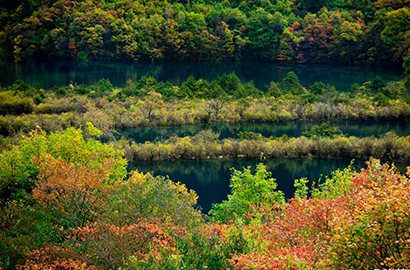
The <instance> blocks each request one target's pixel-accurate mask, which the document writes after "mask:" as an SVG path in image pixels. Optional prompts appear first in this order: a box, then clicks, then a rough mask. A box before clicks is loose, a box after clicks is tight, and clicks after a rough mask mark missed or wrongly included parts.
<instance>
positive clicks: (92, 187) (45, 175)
mask: <svg viewBox="0 0 410 270" xmlns="http://www.w3.org/2000/svg"><path fill="white" fill-rule="evenodd" d="M34 163H35V165H37V166H38V168H39V175H38V181H37V183H36V186H35V188H34V190H33V198H34V199H36V200H37V201H38V202H40V204H43V205H44V206H45V207H46V208H48V209H50V210H56V211H57V213H58V214H57V216H61V217H62V219H61V222H62V223H63V225H68V226H69V227H78V226H84V225H85V224H86V223H87V222H90V221H92V220H93V218H95V215H96V213H97V212H98V209H99V207H101V203H102V202H103V200H104V196H105V195H107V194H106V191H107V189H108V186H107V183H108V182H109V175H110V173H111V170H112V161H111V160H110V159H107V160H105V161H104V162H103V164H101V165H102V167H101V168H99V169H92V168H89V167H85V166H82V165H80V164H78V165H76V164H73V163H69V162H67V161H64V160H62V159H61V158H57V159H55V158H53V157H52V156H51V155H49V154H43V155H41V156H40V157H38V158H34Z"/></svg>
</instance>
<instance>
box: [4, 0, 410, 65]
mask: <svg viewBox="0 0 410 270" xmlns="http://www.w3.org/2000/svg"><path fill="white" fill-rule="evenodd" d="M408 2H409V1H402V0H400V1H396V0H378V1H373V0H362V1H351V0H325V1H311V0H300V1H297V0H272V1H269V0H246V1H238V0H236V1H227V0H225V1H209V0H193V1H174V0H170V1H158V0H154V1H145V0H137V1H133V0H132V1H131V0H86V1H72V0H60V1H55V0H41V1H40V0H19V1H9V0H7V1H1V3H0V45H1V47H2V49H3V52H5V53H12V54H13V55H15V56H16V57H27V56H40V57H44V56H47V57H58V58H69V59H78V60H88V59H96V60H101V59H121V60H134V61H137V60H197V61H232V60H236V61H278V62H291V63H295V62H296V63H305V62H308V63H339V64H366V65H403V67H404V68H405V69H407V70H408V69H409V68H410V53H409V49H410V9H409V7H408V4H409V3H408Z"/></svg>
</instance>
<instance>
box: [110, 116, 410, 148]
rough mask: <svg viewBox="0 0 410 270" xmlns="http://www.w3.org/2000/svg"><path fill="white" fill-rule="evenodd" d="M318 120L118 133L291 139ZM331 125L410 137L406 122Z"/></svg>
mask: <svg viewBox="0 0 410 270" xmlns="http://www.w3.org/2000/svg"><path fill="white" fill-rule="evenodd" d="M320 123H321V122H316V121H297V122H283V123H277V122H274V123H249V122H243V123H216V124H212V125H210V126H208V125H192V126H181V127H145V128H129V129H120V130H118V132H119V134H120V135H122V136H124V137H125V138H128V139H131V140H133V141H135V142H137V143H143V142H145V141H160V140H164V139H168V138H170V137H172V136H179V137H182V136H193V135H195V134H197V133H198V132H199V131H201V130H204V129H207V128H211V129H212V130H213V131H214V132H220V134H221V135H220V138H221V139H224V138H237V137H238V136H237V134H238V133H239V132H241V131H252V132H257V133H261V134H262V135H263V136H265V137H269V136H276V137H280V136H282V135H284V134H286V135H288V136H291V137H299V136H301V134H302V132H304V131H306V130H310V128H311V127H312V126H313V125H319V124H320ZM331 125H332V126H336V127H338V128H340V129H341V130H342V132H343V134H346V135H350V136H356V137H367V136H375V137H378V136H380V135H382V134H384V133H386V132H389V131H394V132H395V133H396V134H397V135H399V136H408V135H410V125H408V123H406V122H404V121H403V122H391V121H384V122H332V123H331Z"/></svg>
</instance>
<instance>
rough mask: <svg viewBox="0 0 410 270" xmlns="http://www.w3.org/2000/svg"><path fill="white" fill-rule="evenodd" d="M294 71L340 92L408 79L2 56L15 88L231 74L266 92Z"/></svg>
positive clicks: (359, 69) (342, 71) (7, 80)
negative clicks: (376, 80)
mask: <svg viewBox="0 0 410 270" xmlns="http://www.w3.org/2000/svg"><path fill="white" fill-rule="evenodd" d="M289 71H293V72H295V73H296V75H297V76H298V77H299V79H300V82H301V83H302V84H303V85H304V86H305V87H309V86H310V85H312V84H313V83H315V82H316V81H322V82H323V83H326V84H331V85H334V86H335V87H336V89H337V90H338V91H347V90H348V89H349V88H350V86H351V85H352V84H353V83H358V84H362V83H364V82H366V81H371V80H373V79H374V78H376V76H379V77H380V78H381V79H382V80H384V81H385V82H389V81H396V80H400V79H401V78H402V76H403V75H402V71H401V70H394V69H387V68H375V67H363V66H329V65H313V64H309V65H300V64H299V65H284V64H277V63H246V62H228V63H227V62H154V63H151V62H149V63H127V62H114V61H112V62H70V61H39V60H37V61H35V60H23V61H22V62H18V63H15V62H14V60H13V58H7V57H1V58H0V82H1V85H3V86H5V85H6V86H7V85H11V84H12V83H13V82H14V81H15V80H17V79H22V80H24V81H26V82H27V83H32V84H38V85H40V86H41V87H45V88H51V87H53V86H55V85H68V84H70V83H71V82H73V83H75V82H76V83H78V84H94V83H96V82H97V81H98V80H100V79H102V78H106V79H109V80H110V81H111V83H112V84H113V85H114V86H117V87H122V86H124V85H125V83H126V81H127V80H129V79H131V80H133V81H137V80H138V79H140V78H141V77H143V76H146V77H148V76H152V77H154V78H155V79H157V80H158V81H163V82H166V81H169V82H170V83H172V84H174V85H181V83H182V82H183V81H185V80H186V78H188V77H189V76H190V75H193V76H194V77H195V78H196V79H200V78H202V79H206V80H208V81H211V80H214V79H217V78H218V76H221V75H223V74H225V73H232V72H235V74H236V75H237V76H238V77H239V78H240V79H241V81H242V82H249V81H253V82H254V84H255V86H256V87H257V88H259V89H261V90H266V89H267V87H268V86H269V83H270V82H271V81H274V82H279V81H281V80H282V79H283V78H284V77H285V76H286V74H287V73H288V72H289Z"/></svg>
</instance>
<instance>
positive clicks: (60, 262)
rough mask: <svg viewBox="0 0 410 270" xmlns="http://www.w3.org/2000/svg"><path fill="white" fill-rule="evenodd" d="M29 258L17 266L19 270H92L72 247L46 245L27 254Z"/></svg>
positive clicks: (92, 267)
mask: <svg viewBox="0 0 410 270" xmlns="http://www.w3.org/2000/svg"><path fill="white" fill-rule="evenodd" d="M28 256H29V259H28V260H27V261H26V263H25V264H24V265H19V266H17V269H19V270H39V269H42V270H56V269H58V270H94V269H96V268H95V267H94V266H89V265H87V263H86V262H84V261H83V260H81V256H80V254H79V253H77V252H76V251H75V249H74V248H73V247H59V246H53V247H46V248H43V249H41V250H34V251H32V252H30V253H29V254H28Z"/></svg>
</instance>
